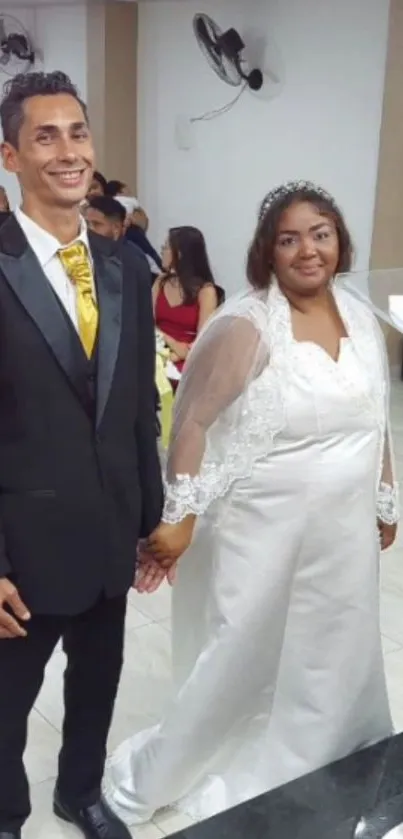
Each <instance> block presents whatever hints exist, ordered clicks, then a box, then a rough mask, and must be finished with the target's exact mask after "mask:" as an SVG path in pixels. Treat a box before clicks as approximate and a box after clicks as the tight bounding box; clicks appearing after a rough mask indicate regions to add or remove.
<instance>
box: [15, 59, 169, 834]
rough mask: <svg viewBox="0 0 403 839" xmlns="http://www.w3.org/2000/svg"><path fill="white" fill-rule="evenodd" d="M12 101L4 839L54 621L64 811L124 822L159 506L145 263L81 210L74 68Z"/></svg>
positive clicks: (39, 81)
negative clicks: (123, 709)
mask: <svg viewBox="0 0 403 839" xmlns="http://www.w3.org/2000/svg"><path fill="white" fill-rule="evenodd" d="M0 118H1V123H2V129H3V137H4V143H3V147H2V154H3V165H4V166H5V168H6V169H7V170H8V171H9V172H13V173H15V174H16V175H17V177H18V179H19V182H20V186H21V190H22V196H23V199H22V207H21V209H20V210H18V211H16V214H15V215H14V214H12V215H10V216H7V215H5V216H3V217H2V219H1V222H2V223H1V225H0V839H19V837H20V836H21V827H22V825H23V823H24V822H25V820H26V818H27V817H28V815H29V811H30V804H29V790H28V783H27V779H26V775H25V772H24V768H23V760H22V757H23V752H24V749H25V745H26V735H27V719H28V715H29V713H30V711H31V709H32V706H33V704H34V702H35V699H36V697H37V695H38V693H39V690H40V687H41V684H42V680H43V675H44V669H45V665H46V663H47V661H48V660H49V658H50V656H51V655H52V652H53V650H54V648H55V646H56V644H57V643H58V641H59V639H60V638H62V639H63V644H64V649H65V652H66V654H67V669H66V674H65V689H64V700H65V718H64V726H63V744H62V749H61V752H60V757H59V771H58V780H57V784H56V789H55V798H54V809H55V812H56V814H57V815H58V816H59V817H61V818H62V819H64V820H66V821H69V822H73V823H74V824H75V825H76V826H77V827H79V828H80V829H81V830H82V832H83V833H84V835H85V836H86V837H87V839H101V837H102V839H127V838H128V837H129V835H130V834H129V833H128V831H127V829H126V827H125V826H124V825H123V824H122V823H121V822H120V821H119V820H118V819H117V818H116V817H115V816H114V815H113V813H112V812H111V811H110V810H109V808H108V807H107V805H106V803H105V802H104V800H103V799H102V797H101V779H102V774H103V770H104V761H105V751H106V740H107V735H108V730H109V726H110V722H111V717H112V712H113V706H114V701H115V697H116V692H117V687H118V682H119V677H120V672H121V666H122V654H123V634H124V618H125V608H126V595H127V592H128V590H129V588H130V586H131V584H132V582H133V577H134V566H135V556H136V546H137V541H138V539H139V538H140V537H147V536H148V535H149V534H150V533H151V532H152V531H153V530H154V528H155V527H156V525H157V524H158V522H159V519H160V516H161V509H162V485H161V476H160V468H159V462H158V455H157V442H156V437H155V403H154V345H155V341H154V327H153V318H152V307H151V299H150V278H149V273H148V269H147V267H146V266H145V262H144V260H143V259H141V257H138V255H137V254H136V252H135V250H134V249H129V248H127V247H122V246H121V244H120V243H119V242H114V241H112V240H109V239H106V238H103V237H97V236H95V235H94V234H92V233H89V232H87V229H86V226H85V224H83V222H82V220H81V219H80V214H79V206H80V203H81V201H82V199H83V198H84V196H85V195H86V194H87V191H88V186H89V183H90V181H91V178H92V172H93V147H92V142H91V135H90V130H89V126H88V120H87V114H86V109H85V106H84V105H83V103H82V102H81V101H80V99H79V97H78V94H77V91H76V89H75V88H74V86H73V85H72V84H71V82H70V80H69V79H68V77H66V76H65V75H64V74H62V73H50V74H43V73H32V74H28V75H26V76H17V77H16V78H14V79H13V80H12V81H11V82H10V83H9V85H8V88H7V89H6V92H5V96H4V98H3V101H2V104H1V106H0Z"/></svg>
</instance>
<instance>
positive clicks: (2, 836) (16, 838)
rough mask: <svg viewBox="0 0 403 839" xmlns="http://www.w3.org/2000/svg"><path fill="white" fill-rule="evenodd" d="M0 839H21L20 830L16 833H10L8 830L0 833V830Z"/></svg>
mask: <svg viewBox="0 0 403 839" xmlns="http://www.w3.org/2000/svg"><path fill="white" fill-rule="evenodd" d="M0 839H21V831H20V830H17V831H15V830H14V831H11V832H10V831H9V830H6V831H4V830H3V831H1V830H0Z"/></svg>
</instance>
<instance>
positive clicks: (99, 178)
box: [92, 170, 108, 195]
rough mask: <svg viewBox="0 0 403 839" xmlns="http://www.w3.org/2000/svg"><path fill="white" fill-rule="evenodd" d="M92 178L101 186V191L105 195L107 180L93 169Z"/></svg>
mask: <svg viewBox="0 0 403 839" xmlns="http://www.w3.org/2000/svg"><path fill="white" fill-rule="evenodd" d="M92 180H93V181H97V182H98V183H99V184H100V186H101V187H102V190H103V193H104V195H105V193H106V187H107V185H108V181H107V180H106V178H104V176H103V175H102V173H101V172H97V170H95V172H93V173H92Z"/></svg>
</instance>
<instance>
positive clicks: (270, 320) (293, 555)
mask: <svg viewBox="0 0 403 839" xmlns="http://www.w3.org/2000/svg"><path fill="white" fill-rule="evenodd" d="M334 294H335V298H336V302H337V305H338V307H339V311H340V314H341V317H342V319H343V321H344V324H345V327H346V331H347V333H348V336H349V337H348V338H345V339H342V341H341V344H340V354H339V358H338V360H337V362H334V361H333V360H332V359H331V358H330V357H329V356H328V355H327V354H326V353H325V351H324V350H323V349H321V348H320V347H319V346H318V345H315V344H312V343H308V342H305V343H297V342H296V341H295V340H294V338H293V335H292V326H291V316H290V310H289V306H288V303H287V301H286V299H285V298H284V297H283V295H282V294H281V292H280V290H279V288H278V286H277V283H276V282H273V285H272V287H271V290H270V292H269V294H268V296H267V294H266V297H265V295H261V294H260V295H259V294H256V293H253V292H250V293H249V294H246V295H244V296H241V297H238V298H236V300H235V301H232V302H231V301H230V302H229V304H227V306H226V307H224V310H223V311H222V312H221V313H219V314H218V315H217V317H216V322H217V324H216V326H214V324H213V325H212V326H211V327H210V329H207V330H206V332H205V333H204V335H203V336H202V338H201V344H200V349H199V350H197V351H194V352H195V355H194V356H193V353H192V355H191V359H192V361H191V362H190V363H189V372H188V374H187V377H188V383H187V384H186V381H185V382H184V383H183V388H184V390H183V391H180V392H179V395H178V403H179V405H178V416H180V415H183V416H184V414H185V413H186V412H189V410H190V408H189V405H190V404H194V401H195V398H196V397H195V394H196V392H197V393H198V394H199V395H200V400H201V401H200V402H199V405H198V408H197V410H200V411H202V410H203V405H205V404H206V402H207V403H209V402H210V404H212V403H214V404H215V402H216V401H217V400H216V396H217V392H218V391H219V385H217V381H219V376H220V375H221V382H222V387H223V388H224V389H225V385H226V383H227V380H228V378H231V376H233V377H235V373H236V371H237V370H239V369H240V367H242V364H243V359H244V358H245V354H246V352H247V346H246V345H244V346H242V335H243V332H242V328H239V327H240V324H243V326H245V324H247V325H248V326H250V327H251V328H253V330H254V331H255V332H256V333H258V334H259V336H260V343H259V348H258V351H257V353H256V358H259V359H260V361H259V365H260V366H256V365H255V366H254V367H253V365H252V364H250V365H249V367H250V368H251V369H252V367H253V374H252V375H251V376H250V377H249V379H248V381H247V384H245V386H244V388H243V393H242V394H241V395H240V396H239V397H238V399H236V400H235V403H234V402H233V401H232V402H231V401H230V400H229V399H224V403H225V404H227V407H224V408H222V410H221V413H219V414H218V415H217V416H216V418H215V420H214V422H213V423H212V425H211V426H209V427H208V428H207V425H208V423H206V430H205V437H204V455H203V460H202V464H201V465H200V464H199V469H198V472H197V474H196V475H193V477H189V474H190V475H192V471H191V470H190V468H189V473H186V474H184V473H183V470H182V469H177V470H176V471H177V474H176V478H175V480H173V481H171V483H170V484H169V485H168V489H167V502H166V515H165V518H166V519H167V520H168V521H177V520H180V519H181V518H183V516H184V515H186V514H187V513H188V512H189V511H193V512H196V513H198V515H199V519H198V524H197V527H196V532H195V536H194V540H193V542H192V545H191V548H190V549H189V550H188V552H187V554H186V555H185V556H184V557H183V559H182V561H181V562H180V564H179V572H178V578H177V583H176V585H175V587H174V591H173V653H174V675H175V682H176V697H175V699H174V700H173V702H172V704H171V706H170V707H169V708H168V709H167V711H166V715H165V718H164V719H163V721H162V722H161V723H160V725H158V726H156V727H155V728H153V729H151V730H149V731H145V732H141V733H139V734H137V735H135V736H134V737H132V738H131V739H130V740H128V741H127V742H125V743H123V744H122V745H121V746H120V747H119V748H118V750H117V751H116V753H115V754H114V755H113V756H112V759H111V760H110V763H109V766H108V771H107V777H106V784H105V791H106V795H107V798H108V800H109V802H110V804H111V806H112V807H113V808H114V810H115V811H116V812H117V813H118V814H119V815H120V816H121V817H122V818H123V819H124V820H125V821H126V822H128V823H129V824H134V823H140V822H143V821H147V820H149V819H150V818H151V817H152V815H153V814H154V812H155V811H156V810H158V809H160V808H163V807H165V806H168V805H171V806H175V807H177V808H179V809H181V810H183V811H185V812H187V813H188V814H189V815H190V816H192V817H193V818H195V819H201V818H206V817H208V816H211V815H213V814H214V813H216V812H218V811H221V810H223V809H226V808H228V807H231V806H233V805H236V804H238V803H240V802H241V801H243V800H245V799H249V798H251V797H253V796H256V795H259V794H260V793H262V792H264V791H266V790H268V789H270V788H273V787H275V786H278V785H280V784H283V783H285V782H287V781H290V780H292V779H294V778H296V777H297V776H300V775H303V774H305V773H307V772H310V771H311V770H314V769H316V768H318V767H320V766H323V765H325V764H327V763H329V762H331V761H334V760H336V759H338V758H341V757H343V756H345V755H346V754H347V753H350V752H352V751H353V750H355V749H358V748H360V747H363V746H367V745H368V744H370V743H373V742H374V741H377V740H379V739H382V738H384V737H387V736H389V735H390V734H391V732H392V723H391V718H390V712H389V705H388V699H387V693H386V687H385V677H384V667H383V658H382V651H381V636H380V627H379V592H378V588H379V539H378V534H377V515H379V516H381V517H383V519H384V520H386V521H390V522H392V521H394V520H395V517H396V516H395V513H396V509H395V508H396V504H397V497H396V488H395V487H394V485H393V476H392V472H391V457H390V446H389V444H388V440H387V436H388V434H387V406H386V403H387V395H386V390H387V374H386V366H387V365H385V362H384V358H383V348H382V340H381V338H380V330H379V328H378V325H377V323H376V321H375V319H374V318H373V316H372V314H371V313H370V312H369V311H368V310H367V309H366V308H365V307H364V306H363V304H361V303H358V302H357V301H355V300H354V299H353V298H352V297H351V296H350V295H349V293H347V292H346V291H343V290H340V289H339V290H337V289H336V288H335V290H334ZM220 324H223V329H222V335H223V336H227V337H226V339H225V340H223V343H222V347H223V353H224V355H223V356H222V357H221V355H220V350H219V347H218V344H220V341H219V340H218V339H217V335H220V334H221V333H220V332H219V327H220ZM234 324H235V326H234ZM214 330H216V332H215V338H214ZM231 330H233V335H234V340H233V341H232V340H231V334H232V333H231ZM210 334H212V335H213V338H212V339H211V343H212V346H213V350H212V351H211V352H210V354H212V353H213V355H214V365H213V366H214V375H212V376H211V377H210V378H209V376H207V375H206V369H207V366H208V365H206V363H205V361H206V358H207V357H208V355H209V335H210ZM244 334H245V337H246V336H247V334H248V330H247V329H246V331H245V333H244ZM217 340H218V343H217ZM228 344H229V345H230V346H231V347H232V349H228ZM217 347H218V349H217ZM234 347H235V349H234ZM237 348H238V349H237ZM262 349H264V350H265V353H266V356H267V360H266V361H265V362H264V363H262V358H263V356H264V353H263V354H262ZM238 350H239V353H238V354H237V352H238ZM225 353H227V356H226V357H225ZM217 365H221V369H218V368H217ZM222 365H224V368H225V369H223V367H222ZM210 366H211V365H210ZM244 366H245V365H244ZM198 371H200V375H198ZM223 374H224V375H223ZM217 377H218V379H217ZM223 378H224V379H225V381H224V382H223ZM243 378H244V381H245V376H243ZM185 379H186V375H185ZM194 383H196V384H195V387H194V388H193V389H192V384H194ZM213 383H214V388H215V391H216V393H215V395H214V392H213V391H214V388H213ZM186 388H187V389H188V391H189V393H190V394H191V396H190V401H188V402H187V400H186ZM209 388H210V391H209ZM238 389H239V388H238ZM181 394H182V395H181ZM229 403H230V404H229ZM186 404H187V406H188V407H187V408H186ZM215 414H217V412H215ZM185 424H186V423H185V422H183V423H181V422H179V423H178V424H177V425H178V428H179V431H178V434H177V440H178V446H177V450H178V451H177V453H176V456H177V458H179V460H181V457H182V461H183V459H184V458H185V459H186V457H188V458H189V459H190V460H191V459H192V457H193V455H189V454H187V455H186V454H184V453H183V451H182V453H181V446H182V448H183V449H186V451H187V452H189V446H187V445H186V441H185V442H184V441H183V439H182V436H183V435H181V430H180V429H181V428H182V427H183V425H185ZM185 437H186V435H185ZM181 441H182V442H181ZM174 445H175V444H174ZM191 448H192V447H190V450H191ZM196 448H197V446H196ZM178 452H179V454H178ZM179 460H178V462H179ZM199 461H200V458H199ZM190 465H191V464H190V463H189V467H190ZM193 471H194V470H193ZM179 473H180V474H179ZM135 690H136V685H135V684H133V691H135Z"/></svg>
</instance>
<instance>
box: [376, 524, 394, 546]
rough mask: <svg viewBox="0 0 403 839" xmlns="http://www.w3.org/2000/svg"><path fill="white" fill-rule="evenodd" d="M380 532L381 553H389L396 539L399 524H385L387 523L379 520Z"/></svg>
mask: <svg viewBox="0 0 403 839" xmlns="http://www.w3.org/2000/svg"><path fill="white" fill-rule="evenodd" d="M378 531H379V538H380V542H381V551H387V549H388V548H390V547H391V545H393V543H394V541H395V539H396V535H397V524H385V522H383V521H381V520H380V519H378Z"/></svg>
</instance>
